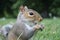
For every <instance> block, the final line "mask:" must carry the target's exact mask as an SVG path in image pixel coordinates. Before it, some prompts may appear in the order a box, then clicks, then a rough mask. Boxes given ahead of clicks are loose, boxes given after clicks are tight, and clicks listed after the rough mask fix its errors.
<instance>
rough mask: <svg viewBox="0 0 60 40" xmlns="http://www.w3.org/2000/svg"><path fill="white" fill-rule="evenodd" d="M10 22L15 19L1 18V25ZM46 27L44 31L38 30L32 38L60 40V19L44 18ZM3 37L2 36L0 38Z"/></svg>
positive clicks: (35, 39)
mask: <svg viewBox="0 0 60 40" xmlns="http://www.w3.org/2000/svg"><path fill="white" fill-rule="evenodd" d="M9 22H15V19H6V20H5V21H3V20H0V25H4V24H7V23H9ZM42 23H44V25H45V28H44V30H43V31H38V32H37V34H35V35H34V36H33V37H32V39H33V40H60V19H59V18H57V19H44V20H43V21H42ZM1 38H2V37H1V36H0V40H2V39H3V38H2V39H1Z"/></svg>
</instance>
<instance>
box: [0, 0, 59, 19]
mask: <svg viewBox="0 0 60 40" xmlns="http://www.w3.org/2000/svg"><path fill="white" fill-rule="evenodd" d="M20 5H26V6H28V8H31V9H34V10H36V11H37V12H39V13H40V14H41V15H42V17H44V18H49V17H54V16H57V17H60V0H0V17H6V18H16V16H17V14H18V10H19V7H20Z"/></svg>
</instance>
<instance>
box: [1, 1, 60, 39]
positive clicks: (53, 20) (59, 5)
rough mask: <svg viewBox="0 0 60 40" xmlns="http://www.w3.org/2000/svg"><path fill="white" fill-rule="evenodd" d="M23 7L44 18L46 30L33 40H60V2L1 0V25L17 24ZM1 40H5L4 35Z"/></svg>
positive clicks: (38, 33)
mask: <svg viewBox="0 0 60 40" xmlns="http://www.w3.org/2000/svg"><path fill="white" fill-rule="evenodd" d="M21 5H26V6H28V8H31V9H34V10H36V11H37V12H39V13H40V14H41V16H42V17H43V18H44V20H43V21H42V23H43V24H44V25H45V28H44V30H43V31H38V32H37V34H36V35H34V36H33V37H32V39H31V40H60V0H0V25H5V24H8V23H10V22H13V23H15V21H16V17H17V15H18V13H19V7H20V6H21ZM0 40H4V38H3V37H2V35H0Z"/></svg>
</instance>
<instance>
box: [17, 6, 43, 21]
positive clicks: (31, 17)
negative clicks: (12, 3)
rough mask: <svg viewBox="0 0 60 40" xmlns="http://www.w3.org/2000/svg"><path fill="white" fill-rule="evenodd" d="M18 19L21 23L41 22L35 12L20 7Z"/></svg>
mask: <svg viewBox="0 0 60 40" xmlns="http://www.w3.org/2000/svg"><path fill="white" fill-rule="evenodd" d="M19 12H20V15H18V16H19V17H20V19H22V20H23V21H32V22H40V21H42V17H41V15H40V14H39V13H38V12H36V11H35V10H32V9H28V7H27V6H20V10H19Z"/></svg>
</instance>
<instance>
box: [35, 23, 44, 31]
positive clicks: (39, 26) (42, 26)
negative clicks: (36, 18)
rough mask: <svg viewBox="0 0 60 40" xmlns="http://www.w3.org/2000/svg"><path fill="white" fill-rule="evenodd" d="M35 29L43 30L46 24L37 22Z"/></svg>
mask: <svg viewBox="0 0 60 40" xmlns="http://www.w3.org/2000/svg"><path fill="white" fill-rule="evenodd" d="M35 29H38V30H39V29H40V30H41V31H42V30H43V29H44V25H43V24H40V25H38V24H36V25H35Z"/></svg>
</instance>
